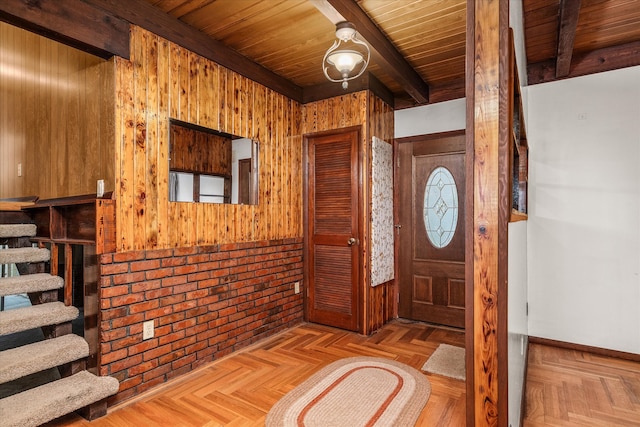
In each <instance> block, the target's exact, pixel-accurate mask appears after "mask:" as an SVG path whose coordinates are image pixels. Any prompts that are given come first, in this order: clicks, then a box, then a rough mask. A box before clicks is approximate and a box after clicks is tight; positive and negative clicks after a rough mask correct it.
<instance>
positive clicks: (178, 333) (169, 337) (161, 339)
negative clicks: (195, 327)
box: [158, 330, 185, 345]
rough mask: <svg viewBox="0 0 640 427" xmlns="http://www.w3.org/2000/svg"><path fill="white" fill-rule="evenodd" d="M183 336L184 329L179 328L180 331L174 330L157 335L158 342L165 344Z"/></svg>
mask: <svg viewBox="0 0 640 427" xmlns="http://www.w3.org/2000/svg"><path fill="white" fill-rule="evenodd" d="M184 337H185V332H184V330H180V331H176V332H173V333H170V334H167V335H165V336H163V337H159V338H158V344H160V345H165V344H169V343H171V342H173V341H178V340H179V339H182V338H184Z"/></svg>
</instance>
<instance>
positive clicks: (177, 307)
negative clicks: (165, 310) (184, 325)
mask: <svg viewBox="0 0 640 427" xmlns="http://www.w3.org/2000/svg"><path fill="white" fill-rule="evenodd" d="M197 305H198V303H197V301H185V302H182V303H180V304H176V305H174V306H173V310H174V311H185V310H189V309H190V308H195V307H196V306H197Z"/></svg>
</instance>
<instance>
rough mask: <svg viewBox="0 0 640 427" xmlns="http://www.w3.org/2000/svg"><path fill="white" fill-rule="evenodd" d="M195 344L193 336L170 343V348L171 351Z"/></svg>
mask: <svg viewBox="0 0 640 427" xmlns="http://www.w3.org/2000/svg"><path fill="white" fill-rule="evenodd" d="M195 343H196V337H195V335H192V336H190V337H186V338H183V339H181V340H179V341H176V342H173V343H171V348H172V349H173V350H176V349H179V348H184V347H186V346H188V345H192V344H195Z"/></svg>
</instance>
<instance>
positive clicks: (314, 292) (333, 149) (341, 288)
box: [305, 130, 360, 331]
mask: <svg viewBox="0 0 640 427" xmlns="http://www.w3.org/2000/svg"><path fill="white" fill-rule="evenodd" d="M359 140H360V136H359V131H358V130H350V131H340V132H339V133H330V134H322V135H318V136H310V137H307V138H306V143H307V144H306V147H307V162H306V165H307V175H306V176H307V183H306V192H305V194H306V196H305V205H306V206H305V244H306V253H305V264H306V273H307V284H308V288H307V291H308V292H307V317H308V320H309V321H310V322H314V323H320V324H323V325H330V326H335V327H338V328H342V329H348V330H353V331H356V330H358V301H359V295H360V292H359V286H358V283H359V279H360V267H359V259H360V257H359V253H360V243H359V235H358V225H359V224H358V218H359V211H358V206H359V205H358V198H359V189H358V183H359V179H358V176H359V167H358V142H359Z"/></svg>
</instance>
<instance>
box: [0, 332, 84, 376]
mask: <svg viewBox="0 0 640 427" xmlns="http://www.w3.org/2000/svg"><path fill="white" fill-rule="evenodd" d="M88 355H89V344H87V342H86V341H85V340H84V338H82V337H79V336H77V335H73V334H69V335H63V336H61V337H57V338H52V339H48V340H44V341H38V342H35V343H33V344H28V345H23V346H22V347H16V348H12V349H10V350H5V351H3V352H2V354H1V355H0V359H2V364H0V384H4V383H6V382H9V381H13V380H15V379H18V378H21V377H25V376H27V375H31V374H35V373H36V372H40V371H44V370H45V369H49V368H54V367H56V366H61V365H64V364H65V363H70V362H74V361H76V360H80V359H83V358H85V357H87V356H88Z"/></svg>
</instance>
